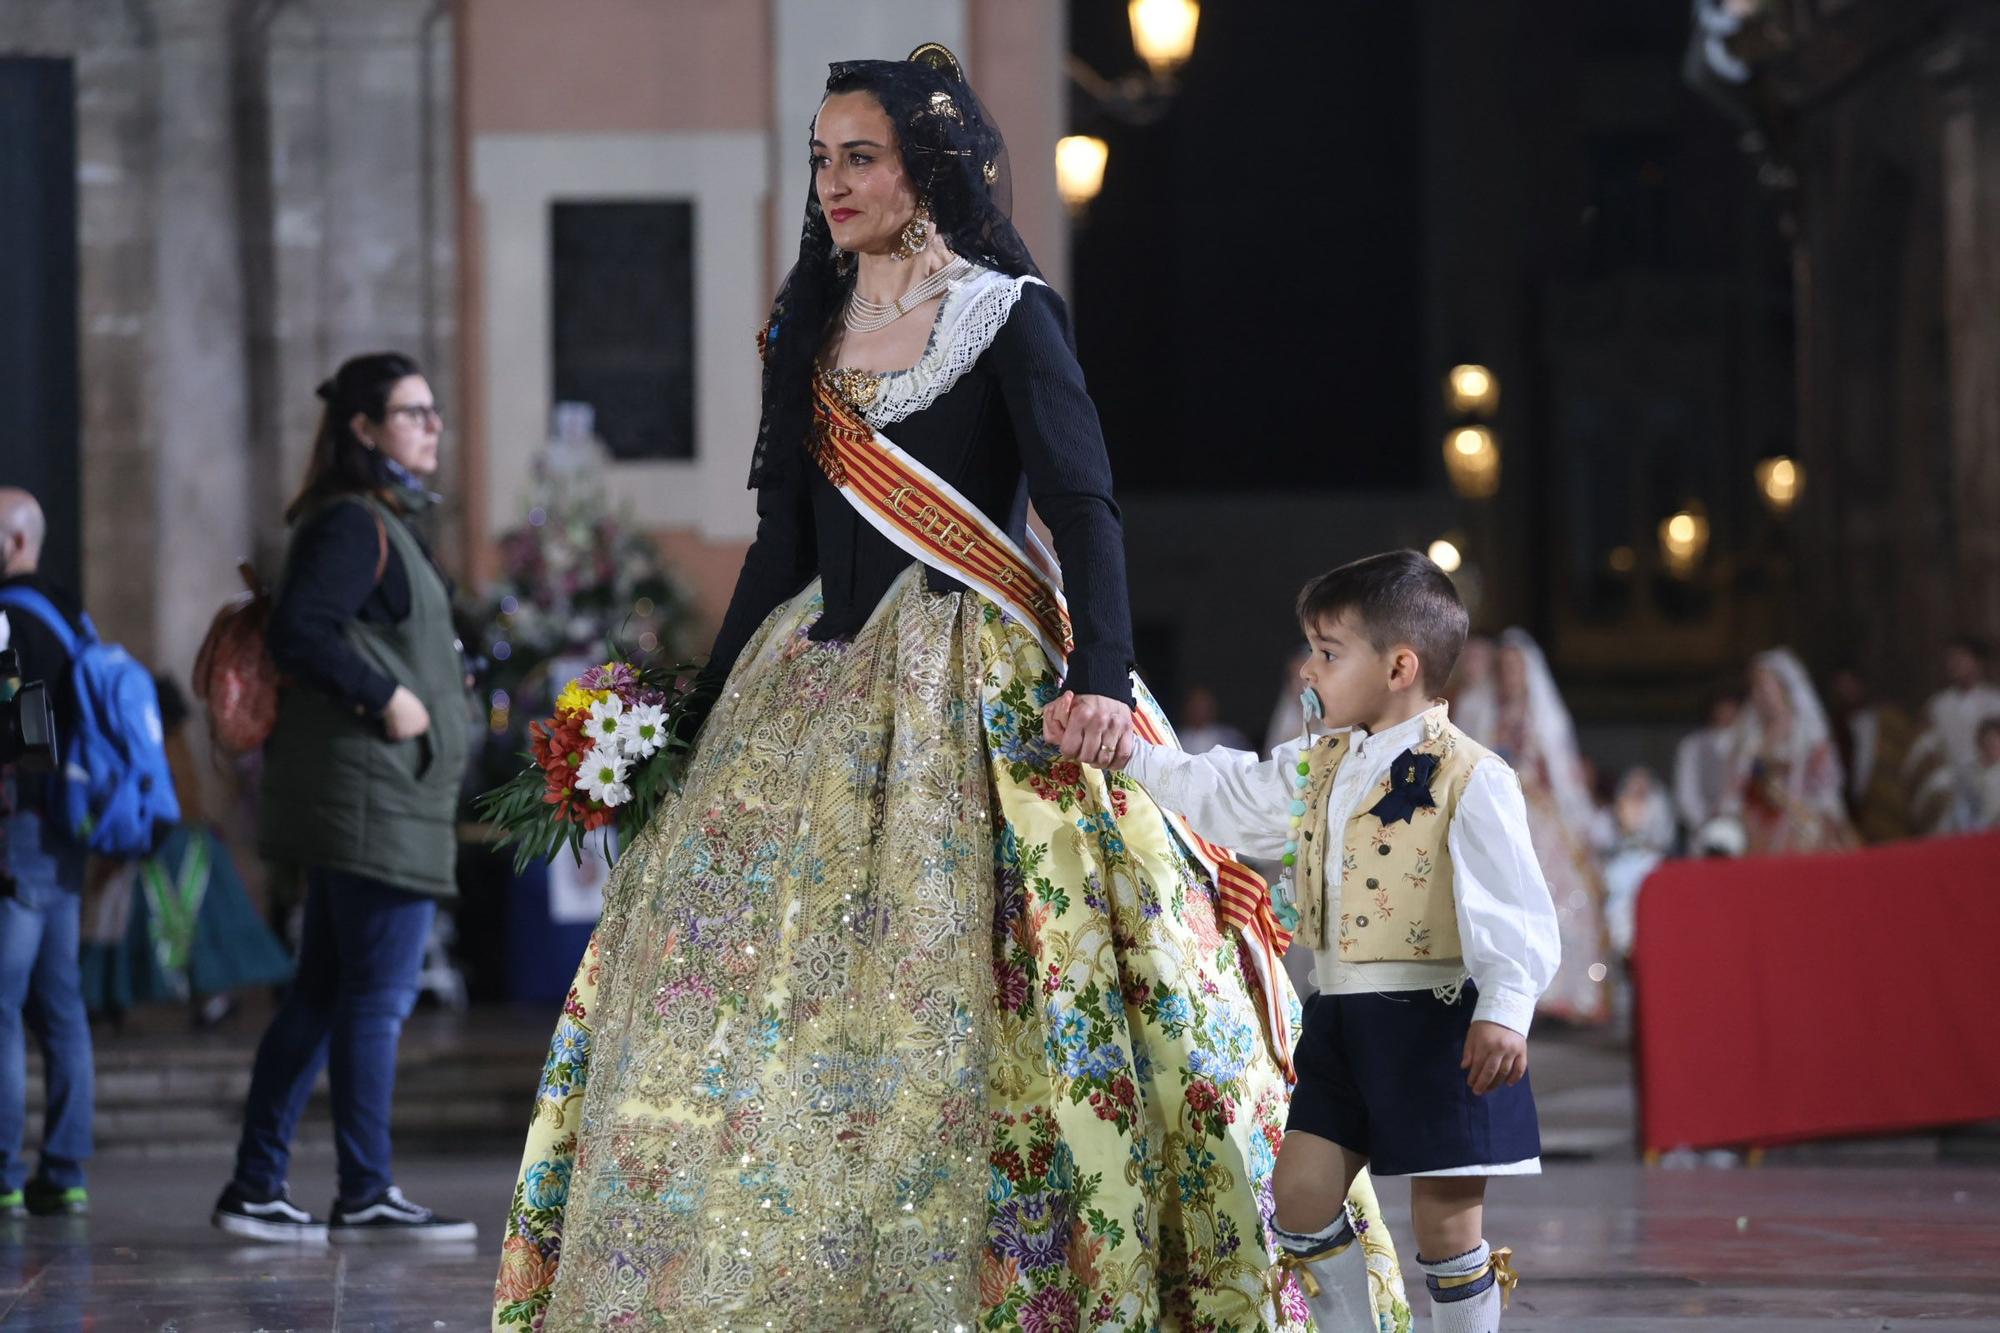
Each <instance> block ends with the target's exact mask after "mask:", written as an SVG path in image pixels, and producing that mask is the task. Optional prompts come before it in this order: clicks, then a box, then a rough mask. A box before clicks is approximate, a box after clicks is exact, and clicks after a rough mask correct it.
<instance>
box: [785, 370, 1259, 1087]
mask: <svg viewBox="0 0 2000 1333" xmlns="http://www.w3.org/2000/svg"><path fill="white" fill-rule="evenodd" d="M813 415H814V431H815V436H816V438H815V441H814V445H815V448H814V456H815V457H816V458H817V459H818V461H819V465H820V468H821V470H822V471H824V472H825V473H826V475H827V478H828V480H830V481H831V482H833V484H834V486H835V487H837V488H838V489H839V491H840V493H841V494H842V495H844V496H846V497H847V502H848V503H849V504H851V505H853V506H854V508H855V510H856V512H858V513H859V514H860V515H861V516H862V518H864V519H866V520H867V521H868V523H869V525H870V526H871V527H873V528H874V529H875V530H876V531H877V532H879V533H881V534H882V535H883V536H884V537H886V538H888V539H889V540H890V541H891V542H893V543H895V545H896V546H898V547H899V548H901V549H902V550H903V551H904V552H906V553H907V554H909V555H910V556H911V557H913V558H914V559H917V560H921V561H923V563H924V564H926V565H928V566H930V567H931V568H933V569H936V570H940V571H942V572H943V573H945V574H948V575H950V576H951V577H952V578H954V579H956V580H958V581H959V582H960V583H963V584H965V585H966V586H967V587H969V588H973V589H976V590H977V591H978V592H980V593H981V594H982V595H984V596H986V597H987V598H989V599H991V600H992V601H994V602H995V603H997V604H998V605H999V606H1000V607H1001V608H1002V609H1004V610H1006V611H1008V612H1010V613H1011V614H1012V615H1013V616H1014V618H1015V619H1016V620H1018V621H1020V622H1021V623H1022V624H1023V625H1025V626H1027V628H1028V629H1029V630H1030V631H1031V632H1032V633H1033V634H1034V635H1035V638H1036V639H1037V641H1039V642H1040V644H1041V646H1042V649H1043V651H1045V652H1046V653H1047V654H1048V655H1049V660H1050V661H1051V662H1053V663H1054V664H1055V666H1056V670H1057V671H1058V673H1060V672H1062V671H1063V670H1065V669H1066V668H1067V666H1068V663H1069V654H1070V651H1071V649H1073V648H1074V647H1075V646H1076V640H1075V636H1074V634H1073V633H1072V630H1071V626H1070V619H1069V606H1068V603H1067V602H1066V601H1064V599H1063V594H1062V587H1061V581H1060V575H1059V573H1058V572H1057V571H1055V570H1053V569H1046V570H1045V569H1043V568H1041V567H1040V566H1038V565H1036V564H1035V562H1034V561H1033V560H1031V559H1030V558H1029V557H1028V555H1027V553H1026V552H1024V551H1023V550H1022V549H1021V548H1020V546H1019V545H1018V544H1016V542H1015V541H1014V539H1013V538H1012V537H1011V536H1009V535H1008V534H1007V532H1006V530H1005V529H1003V528H1002V527H1000V525H999V524H997V523H995V522H994V521H993V520H992V519H990V518H988V517H987V516H986V514H985V513H984V512H982V511H981V510H980V508H979V507H978V506H977V505H975V504H973V503H972V502H971V501H970V500H968V499H966V498H965V497H964V496H963V495H961V494H960V493H959V492H958V490H957V489H956V488H955V487H953V486H952V484H951V483H950V482H948V481H946V480H944V478H942V477H940V476H938V475H937V474H936V473H934V472H932V471H931V470H930V469H929V468H927V467H925V466H924V465H923V464H922V463H920V462H918V461H917V460H916V459H914V458H912V457H910V455H909V454H908V453H906V452H904V451H903V450H902V449H900V448H898V447H897V446H896V445H895V443H893V442H892V441H890V440H889V439H888V438H886V437H885V436H883V435H882V433H881V432H880V431H877V430H876V429H875V428H874V427H873V426H871V425H869V424H868V421H867V419H866V418H864V417H863V416H861V414H860V413H858V412H857V411H855V409H854V408H853V407H852V406H851V405H850V404H849V403H848V402H847V400H846V399H845V398H843V397H841V395H840V392H839V390H838V389H837V388H835V386H834V385H833V384H832V383H831V382H830V381H829V379H828V377H827V376H825V375H815V376H814V377H813ZM1132 684H1133V695H1134V698H1136V699H1137V700H1138V704H1139V706H1138V707H1137V708H1135V709H1134V710H1133V713H1132V722H1133V727H1134V729H1135V730H1136V731H1137V732H1138V734H1139V736H1140V738H1141V739H1143V740H1145V741H1146V742H1148V743H1149V744H1152V745H1165V746H1173V747H1176V748H1178V745H1179V742H1178V741H1177V740H1175V738H1174V734H1173V728H1172V726H1171V725H1170V724H1169V723H1168V722H1167V718H1166V714H1165V713H1164V712H1163V711H1162V710H1161V708H1160V706H1159V704H1158V702H1157V701H1156V700H1154V698H1153V696H1152V694H1151V692H1150V691H1148V690H1147V689H1146V686H1145V683H1144V682H1143V681H1141V680H1140V679H1139V678H1138V676H1137V675H1136V674H1135V675H1134V676H1133V680H1132ZM1167 817H1168V822H1169V824H1171V825H1172V826H1173V828H1174V830H1175V832H1176V833H1177V834H1178V835H1179V836H1180V838H1181V841H1182V843H1183V844H1184V845H1185V846H1186V847H1187V849H1188V852H1189V854H1190V855H1192V856H1193V857H1194V858H1195V859H1196V860H1197V861H1199V862H1201V863H1202V865H1203V866H1204V867H1206V868H1207V870H1208V871H1209V873H1210V874H1211V875H1212V876H1213V877H1214V879H1215V886H1216V896H1217V900H1218V906H1217V912H1218V915H1219V916H1220V918H1221V919H1222V921H1223V923H1224V924H1225V925H1227V926H1230V927H1233V928H1234V929H1235V931H1236V933H1237V937H1238V938H1239V939H1240V940H1241V941H1242V943H1243V946H1244V953H1245V954H1246V956H1247V960H1248V962H1249V964H1250V966H1251V970H1252V971H1253V972H1254V973H1255V974H1256V979H1257V983H1258V987H1259V989H1260V990H1261V992H1262V995H1261V998H1262V1000H1263V1005H1264V1019H1265V1024H1266V1026H1267V1029H1268V1031H1269V1035H1270V1038H1271V1049H1272V1051H1273V1052H1274V1053H1275V1054H1276V1055H1277V1058H1278V1062H1279V1064H1280V1065H1282V1066H1283V1067H1284V1070H1285V1072H1286V1075H1287V1076H1288V1077H1289V1076H1293V1074H1292V1067H1291V1042H1290V1039H1289V1038H1290V1029H1289V1027H1288V1025H1287V1020H1286V1015H1285V1010H1284V1001H1283V998H1282V997H1283V994H1284V990H1283V985H1282V983H1281V982H1280V980H1279V977H1280V975H1281V971H1282V969H1281V967H1280V963H1279V960H1280V959H1281V958H1282V957H1283V956H1284V952H1285V949H1286V948H1287V947H1288V946H1289V945H1290V944H1291V935H1290V933H1289V932H1287V931H1286V930H1285V928H1284V927H1283V926H1281V925H1280V924H1279V923H1278V919H1277V917H1276V916H1275V915H1274V914H1273V912H1272V909H1271V893H1270V888H1269V886H1268V885H1266V884H1265V882H1264V878H1263V876H1261V875H1259V874H1258V873H1257V872H1256V871H1254V870H1252V869H1250V867H1248V866H1246V865H1244V864H1243V863H1242V862H1240V861H1238V860H1237V859H1236V858H1235V857H1233V856H1231V855H1230V853H1229V851H1228V850H1227V849H1226V848H1223V847H1219V846H1217V845H1216V844H1215V843H1212V842H1210V841H1209V840H1208V839H1206V838H1204V837H1202V836H1201V835H1200V834H1199V833H1196V832H1195V831H1194V829H1193V827H1192V826H1191V825H1190V824H1189V823H1188V822H1187V820H1186V818H1185V817H1183V816H1181V815H1179V814H1175V813H1173V812H1167Z"/></svg>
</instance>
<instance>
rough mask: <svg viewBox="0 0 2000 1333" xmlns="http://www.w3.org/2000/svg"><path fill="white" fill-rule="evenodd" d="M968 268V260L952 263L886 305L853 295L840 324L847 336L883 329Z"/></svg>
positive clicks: (955, 260) (969, 266)
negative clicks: (843, 325) (845, 326)
mask: <svg viewBox="0 0 2000 1333" xmlns="http://www.w3.org/2000/svg"><path fill="white" fill-rule="evenodd" d="M971 268H972V263H971V261H970V260H966V259H954V260H952V261H951V262H950V263H949V264H946V265H945V266H944V267H943V268H941V269H939V270H938V271H937V272H935V273H933V274H931V275H930V276H929V277H928V278H925V279H924V280H923V281H921V282H915V283H911V284H910V290H908V291H906V292H904V293H903V294H902V295H901V296H899V297H897V298H896V299H895V300H893V301H889V302H887V303H884V302H881V301H871V300H869V299H868V298H867V297H865V296H863V295H862V294H861V293H860V292H855V293H854V294H853V295H851V296H849V297H848V298H847V313H846V314H845V315H844V316H843V317H842V322H843V323H844V324H846V325H847V329H848V332H850V333H873V332H875V331H876V330H877V329H886V328H888V327H889V326H890V325H891V324H894V323H895V322H896V321H897V320H899V319H901V318H902V317H903V316H905V315H907V314H909V313H910V312H911V311H912V310H915V309H916V308H917V307H918V306H920V305H922V304H923V303H924V302H926V301H928V300H930V299H931V298H932V297H934V296H936V295H938V294H939V293H940V292H942V291H944V289H945V288H947V287H949V286H951V285H952V284H953V283H954V282H957V281H958V280H959V279H960V278H962V277H964V276H965V274H966V273H967V272H969V271H970V270H971Z"/></svg>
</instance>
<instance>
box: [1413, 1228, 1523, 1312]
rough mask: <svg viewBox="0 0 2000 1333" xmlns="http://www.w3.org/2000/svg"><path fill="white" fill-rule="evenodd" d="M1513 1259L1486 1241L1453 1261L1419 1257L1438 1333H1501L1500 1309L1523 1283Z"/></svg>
mask: <svg viewBox="0 0 2000 1333" xmlns="http://www.w3.org/2000/svg"><path fill="white" fill-rule="evenodd" d="M1512 1258H1513V1251H1511V1250H1495V1249H1492V1248H1491V1247H1489V1246H1488V1245H1487V1244H1486V1242H1485V1241H1483V1240H1482V1241H1480V1242H1479V1248H1478V1249H1476V1250H1470V1251H1468V1252H1466V1253H1464V1254H1461V1255H1459V1256H1458V1257H1457V1258H1454V1259H1440V1260H1438V1261H1436V1262H1435V1263H1433V1262H1432V1261H1431V1260H1429V1259H1426V1258H1424V1257H1423V1256H1422V1255H1418V1256H1417V1267H1419V1268H1421V1269H1423V1270H1424V1285H1425V1286H1427V1287H1428V1288H1430V1293H1431V1327H1432V1328H1433V1329H1434V1330H1436V1333H1498V1330H1499V1328H1500V1309H1501V1307H1502V1306H1503V1305H1504V1304H1505V1303H1506V1300H1507V1297H1508V1294H1509V1293H1510V1292H1512V1291H1513V1290H1514V1286H1515V1284H1516V1283H1517V1282H1518V1281H1519V1280H1520V1279H1519V1278H1517V1277H1516V1276H1515V1275H1514V1268H1513V1264H1512V1262H1511V1260H1512Z"/></svg>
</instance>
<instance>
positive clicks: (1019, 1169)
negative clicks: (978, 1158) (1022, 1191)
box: [993, 1148, 1028, 1185]
mask: <svg viewBox="0 0 2000 1333" xmlns="http://www.w3.org/2000/svg"><path fill="white" fill-rule="evenodd" d="M993 1165H994V1166H996V1167H998V1168H999V1169H1000V1174H1001V1175H1003V1176H1005V1177H1007V1179H1009V1180H1011V1181H1013V1182H1014V1183H1015V1184H1016V1185H1018V1184H1020V1183H1021V1182H1022V1181H1024V1180H1026V1179H1027V1178H1028V1168H1027V1165H1026V1164H1025V1163H1024V1162H1022V1161H1021V1150H1020V1149H1018V1148H1008V1149H1006V1150H1005V1151H1003V1152H996V1153H994V1154H993Z"/></svg>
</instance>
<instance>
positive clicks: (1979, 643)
mask: <svg viewBox="0 0 2000 1333" xmlns="http://www.w3.org/2000/svg"><path fill="white" fill-rule="evenodd" d="M1946 647H1949V648H1957V649H1959V650H1960V651H1961V652H1967V653H1971V654H1972V660H1973V661H1975V662H1977V663H1979V664H1980V665H1981V666H1985V665H1986V664H1987V663H1988V662H1990V661H1992V660H1993V646H1992V645H1991V644H1989V643H1987V642H1986V640H1984V639H1982V638H1980V637H1979V636H1978V635H1977V634H1955V635H1953V636H1952V638H1951V642H1950V643H1948V644H1947V645H1946Z"/></svg>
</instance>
